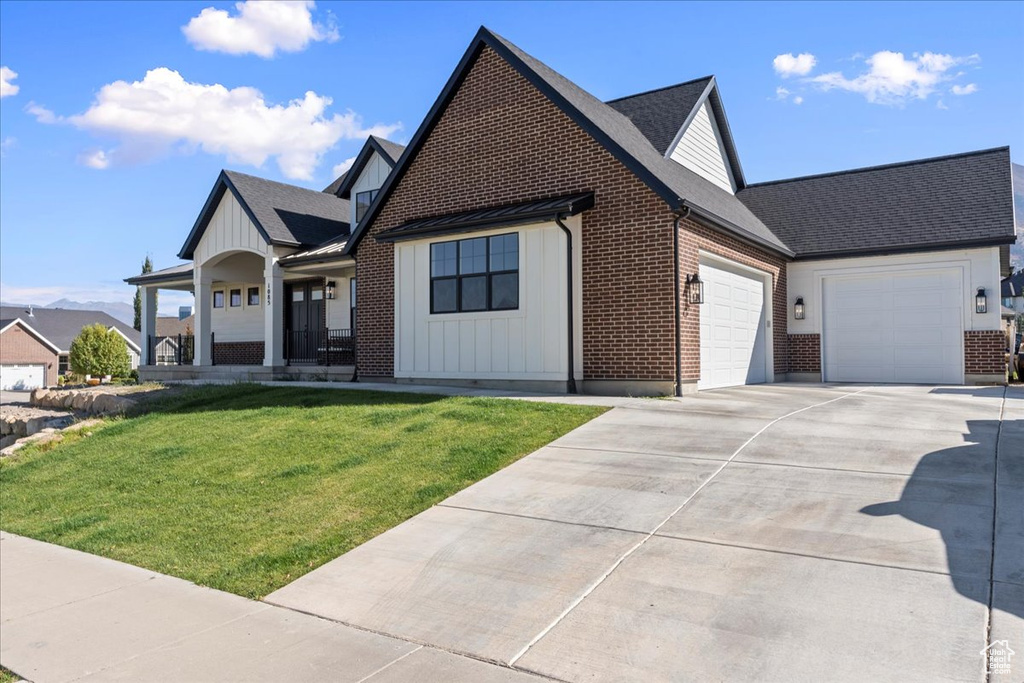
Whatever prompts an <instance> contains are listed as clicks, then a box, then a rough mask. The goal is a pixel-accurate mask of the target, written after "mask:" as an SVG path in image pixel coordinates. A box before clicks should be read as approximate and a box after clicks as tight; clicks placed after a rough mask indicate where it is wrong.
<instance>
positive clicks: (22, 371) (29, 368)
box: [0, 363, 46, 391]
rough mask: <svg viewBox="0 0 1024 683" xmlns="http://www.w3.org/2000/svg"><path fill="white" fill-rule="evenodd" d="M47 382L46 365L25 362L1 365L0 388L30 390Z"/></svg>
mask: <svg viewBox="0 0 1024 683" xmlns="http://www.w3.org/2000/svg"><path fill="white" fill-rule="evenodd" d="M45 384H46V366H44V365H35V364H25V365H14V364H10V363H9V364H6V365H0V389H3V390H5V391H28V390H30V389H38V388H39V387H42V386H45Z"/></svg>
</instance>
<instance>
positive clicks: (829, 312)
mask: <svg viewBox="0 0 1024 683" xmlns="http://www.w3.org/2000/svg"><path fill="white" fill-rule="evenodd" d="M961 280H962V275H961V273H960V271H959V270H945V271H944V270H932V271H913V272H906V273H873V274H870V275H863V276H852V277H836V278H826V279H825V280H824V304H823V307H824V311H823V313H824V329H823V330H822V333H823V335H824V340H823V341H824V343H823V347H824V348H823V352H824V358H823V361H822V369H823V370H824V380H825V381H826V382H895V383H908V384H961V383H963V381H964V374H963V373H964V370H963V368H964V365H963V339H964V335H963V309H964V303H963V290H962V286H961Z"/></svg>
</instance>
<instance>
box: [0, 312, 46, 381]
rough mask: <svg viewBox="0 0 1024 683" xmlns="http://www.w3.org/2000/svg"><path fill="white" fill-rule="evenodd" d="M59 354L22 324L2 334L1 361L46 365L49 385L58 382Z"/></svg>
mask: <svg viewBox="0 0 1024 683" xmlns="http://www.w3.org/2000/svg"><path fill="white" fill-rule="evenodd" d="M57 361H58V358H57V354H56V353H54V351H53V349H51V348H50V347H48V346H46V345H45V344H43V343H42V342H41V341H39V340H38V339H37V338H36V337H35V336H34V335H32V334H31V333H29V332H27V331H26V330H25V328H24V327H22V326H21V325H14V326H12V327H11V328H10V329H8V330H7V331H6V332H4V333H3V334H0V363H2V364H4V365H45V366H46V379H45V380H44V381H45V382H46V385H47V386H56V384H57V367H58V362H57Z"/></svg>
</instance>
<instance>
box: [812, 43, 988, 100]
mask: <svg viewBox="0 0 1024 683" xmlns="http://www.w3.org/2000/svg"><path fill="white" fill-rule="evenodd" d="M911 57H912V58H911V59H907V58H906V57H905V56H904V55H903V53H902V52H891V51H888V50H883V51H881V52H876V53H875V54H873V55H871V56H870V57H868V58H867V60H866V63H867V66H868V71H866V72H864V73H862V74H860V75H858V76H855V77H854V78H847V77H846V76H844V75H843V74H842V73H840V72H838V71H834V72H831V73H827V74H822V75H820V76H815V77H813V78H809V79H807V80H808V81H809V82H811V83H814V84H815V85H817V86H818V87H820V88H821V89H822V90H826V91H827V90H833V89H839V90H846V91H848V92H855V93H859V94H861V95H863V96H864V97H865V98H866V99H867V101H868V102H873V103H876V104H886V105H902V104H905V103H906V102H907V101H909V100H911V99H921V100H923V99H926V98H927V97H928V96H929V95H931V94H932V93H934V92H935V91H936V90H937V89H938V87H939V85H940V84H941V83H943V82H945V81H948V80H950V79H951V78H954V77H955V74H950V73H949V71H950V69H952V68H953V67H954V66H958V65H961V64H975V63H977V62H979V61H980V58H979V57H978V55H970V56H967V57H954V56H952V55H943V54H935V53H932V52H925V53H924V54H917V53H914V54H913V55H912V56H911Z"/></svg>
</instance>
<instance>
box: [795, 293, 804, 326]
mask: <svg viewBox="0 0 1024 683" xmlns="http://www.w3.org/2000/svg"><path fill="white" fill-rule="evenodd" d="M793 317H794V318H796V319H797V320H803V319H804V298H803V297H802V296H798V297H797V298H796V303H795V304H793Z"/></svg>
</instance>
